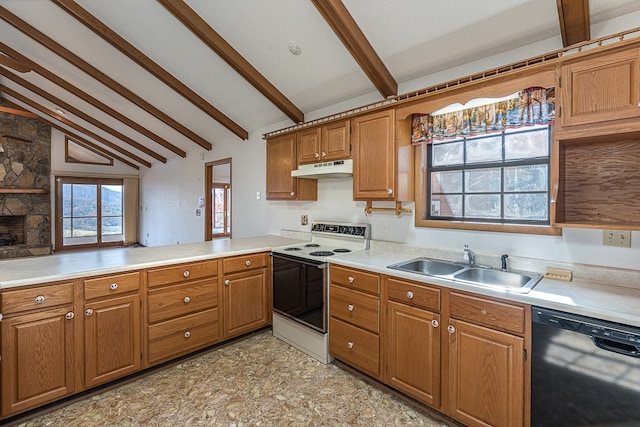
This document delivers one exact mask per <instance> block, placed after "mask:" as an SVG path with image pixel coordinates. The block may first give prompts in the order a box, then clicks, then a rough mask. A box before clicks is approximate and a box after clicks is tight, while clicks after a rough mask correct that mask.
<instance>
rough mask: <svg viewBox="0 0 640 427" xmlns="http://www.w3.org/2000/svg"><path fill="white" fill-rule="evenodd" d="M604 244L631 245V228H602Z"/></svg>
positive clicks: (625, 246)
mask: <svg viewBox="0 0 640 427" xmlns="http://www.w3.org/2000/svg"><path fill="white" fill-rule="evenodd" d="M602 244H603V245H604V246H618V247H621V248H630V247H631V231H630V230H602Z"/></svg>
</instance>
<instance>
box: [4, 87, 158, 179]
mask: <svg viewBox="0 0 640 427" xmlns="http://www.w3.org/2000/svg"><path fill="white" fill-rule="evenodd" d="M0 92H4V93H6V94H7V95H9V96H10V97H12V98H15V99H17V100H18V101H19V102H21V103H23V104H25V105H28V106H30V107H31V108H33V109H35V110H38V111H40V113H42V114H44V115H45V116H48V117H50V118H52V119H54V120H57V121H59V122H60V123H63V124H64V125H66V126H69V127H70V128H72V129H75V130H76V131H78V132H80V133H82V134H85V135H87V136H88V137H90V138H92V139H95V140H96V141H99V142H100V143H101V144H103V145H105V146H107V147H110V148H111V149H113V150H115V151H117V152H119V153H121V154H123V155H125V156H127V157H128V158H130V159H132V160H134V161H135V162H137V163H139V164H141V165H143V166H146V167H148V168H150V167H151V163H149V162H148V161H146V160H144V159H143V158H141V157H138V156H136V155H135V154H133V153H131V152H130V151H127V150H125V149H124V148H122V147H120V146H119V145H117V144H114V143H112V142H110V141H109V140H108V139H106V138H103V137H101V136H100V135H98V134H96V133H94V132H91V131H90V130H89V129H86V128H83V127H82V126H80V125H79V124H77V123H75V122H73V121H71V120H69V119H67V118H66V117H63V116H62V115H61V114H58V113H56V112H55V111H52V110H50V109H48V108H46V107H44V106H42V105H40V104H38V103H37V102H35V101H33V100H31V99H29V98H27V97H26V96H24V95H22V94H21V93H18V92H16V91H14V90H13V89H11V88H9V87H7V86H5V85H3V84H0ZM39 119H40V120H42V121H43V122H45V123H47V124H51V122H50V121H49V120H47V119H45V118H43V117H42V116H39Z"/></svg>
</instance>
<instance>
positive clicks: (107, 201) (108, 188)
mask: <svg viewBox="0 0 640 427" xmlns="http://www.w3.org/2000/svg"><path fill="white" fill-rule="evenodd" d="M100 188H101V193H102V215H122V185H102V186H101V187H100Z"/></svg>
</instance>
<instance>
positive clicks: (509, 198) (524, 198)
mask: <svg viewBox="0 0 640 427" xmlns="http://www.w3.org/2000/svg"><path fill="white" fill-rule="evenodd" d="M548 207H549V204H548V202H547V195H546V194H539V193H537V194H531V193H526V194H518V193H512V194H505V196H504V217H505V219H523V220H537V221H545V220H547V219H548V218H549V214H548Z"/></svg>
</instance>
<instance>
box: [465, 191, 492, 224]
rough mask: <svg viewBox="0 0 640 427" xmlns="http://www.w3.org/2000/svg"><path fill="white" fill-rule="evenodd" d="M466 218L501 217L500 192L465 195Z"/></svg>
mask: <svg viewBox="0 0 640 427" xmlns="http://www.w3.org/2000/svg"><path fill="white" fill-rule="evenodd" d="M464 204H465V207H464V216H465V217H466V218H500V195H499V194H472V195H468V196H464Z"/></svg>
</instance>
